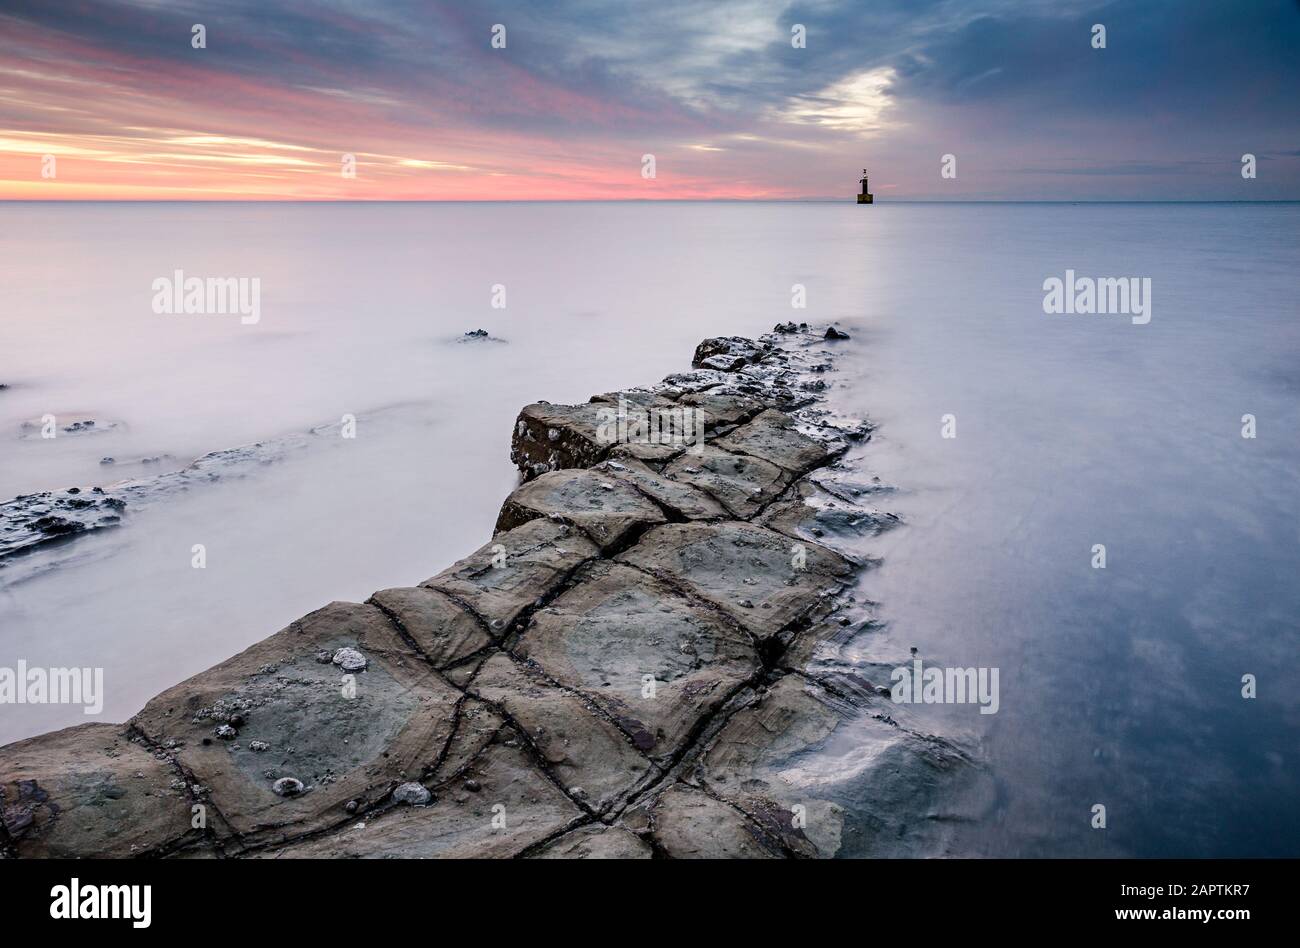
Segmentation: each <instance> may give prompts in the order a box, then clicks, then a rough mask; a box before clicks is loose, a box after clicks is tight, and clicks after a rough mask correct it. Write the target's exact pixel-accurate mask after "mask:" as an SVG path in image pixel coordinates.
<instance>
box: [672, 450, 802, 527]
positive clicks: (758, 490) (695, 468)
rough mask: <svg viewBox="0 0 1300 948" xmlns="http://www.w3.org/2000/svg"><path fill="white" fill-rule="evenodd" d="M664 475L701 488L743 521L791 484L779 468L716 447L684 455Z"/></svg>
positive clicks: (788, 475)
mask: <svg viewBox="0 0 1300 948" xmlns="http://www.w3.org/2000/svg"><path fill="white" fill-rule="evenodd" d="M664 474H665V475H666V476H667V477H669V478H670V479H672V480H674V481H679V482H681V483H683V484H689V485H691V486H692V487H696V488H698V489H699V490H701V491H703V492H704V493H705V494H708V495H709V496H710V497H712V498H713V499H714V500H716V501H718V502H719V503H720V504H722V505H723V507H724V508H725V509H726V511H727V512H728V513H729V514H730V515H731V516H733V517H738V518H740V519H748V518H749V517H753V516H755V515H756V514H758V513H759V512H760V511H762V509H763V508H764V507H765V506H767V505H768V504H769V503H771V502H772V501H773V500H775V499H776V498H777V497H778V496H780V494H781V492H782V491H784V490H785V489H786V487H788V486H789V484H790V474H789V473H787V472H786V471H785V470H784V469H782V468H780V467H778V466H777V465H775V464H772V463H771V462H769V461H764V460H762V459H761V458H756V457H749V456H748V455H744V454H733V453H732V452H730V451H724V450H722V449H721V448H718V447H715V446H714V445H706V446H705V447H704V448H702V449H701V450H700V451H698V452H694V451H692V452H690V453H687V454H684V455H682V456H681V457H680V458H678V459H677V460H675V461H672V462H671V463H669V464H668V465H667V466H666V467H665V468H664Z"/></svg>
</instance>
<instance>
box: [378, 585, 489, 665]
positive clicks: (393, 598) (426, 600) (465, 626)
mask: <svg viewBox="0 0 1300 948" xmlns="http://www.w3.org/2000/svg"><path fill="white" fill-rule="evenodd" d="M369 601H370V602H371V603H373V604H374V605H376V606H378V607H379V608H380V609H383V610H384V612H385V613H387V614H388V615H389V616H391V617H392V618H393V619H394V620H396V621H397V624H398V625H399V626H400V627H401V628H402V630H403V631H405V632H406V634H407V635H409V636H410V637H411V639H412V640H413V641H414V642H415V644H416V647H417V648H419V649H420V651H421V652H422V653H424V655H425V657H426V658H428V660H429V661H430V662H431V663H433V665H434V667H435V668H446V667H447V666H449V665H453V664H455V663H456V662H459V661H461V660H462V659H464V658H466V657H467V656H469V655H473V654H474V653H475V652H477V651H479V650H481V649H482V648H484V647H485V646H487V645H489V644H490V643H491V642H492V637H491V636H490V635H488V632H487V630H486V629H485V628H484V625H483V623H482V622H481V621H480V620H479V619H477V618H476V617H475V616H474V615H473V614H472V613H470V612H468V611H466V610H465V609H463V608H461V607H460V606H459V605H457V604H456V603H455V602H453V601H452V600H451V599H450V598H448V597H447V596H445V595H444V594H442V593H440V592H437V591H436V590H433V589H425V588H424V587H422V586H410V587H405V588H395V589H381V590H380V591H379V592H377V593H375V594H374V595H373V596H371V597H370V600H369Z"/></svg>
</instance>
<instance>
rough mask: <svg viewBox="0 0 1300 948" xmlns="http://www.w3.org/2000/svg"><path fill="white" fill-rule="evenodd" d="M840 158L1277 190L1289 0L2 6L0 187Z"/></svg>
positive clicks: (297, 189) (825, 195)
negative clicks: (349, 162)
mask: <svg viewBox="0 0 1300 948" xmlns="http://www.w3.org/2000/svg"><path fill="white" fill-rule="evenodd" d="M196 24H201V25H202V26H203V28H204V33H205V36H204V40H205V45H203V47H202V48H195V42H196V41H195V38H194V26H195V25H196ZM1095 24H1100V25H1101V26H1103V27H1104V28H1105V48H1094V42H1095V40H1094V36H1095V32H1094V25H1095ZM498 26H500V27H504V31H502V30H499V29H495V28H496V27H498ZM800 27H802V31H800V30H799V28H800ZM494 30H495V35H496V36H497V45H496V46H494V43H493V39H494ZM800 32H801V33H802V37H803V43H802V46H800V44H799V43H798V35H797V34H799V33H800ZM502 38H503V39H504V44H502V42H501V40H502ZM498 47H500V48H498ZM1246 154H1251V155H1254V156H1255V169H1256V171H1255V174H1256V176H1255V177H1254V178H1251V179H1248V178H1244V177H1243V175H1242V156H1243V155H1246ZM945 155H951V156H953V157H952V159H951V160H949V161H948V162H947V165H946V167H947V168H948V170H949V172H950V174H949V176H947V177H945V176H944V175H943V173H942V172H943V170H944V168H945V159H944V156H945ZM345 156H352V158H353V159H354V161H355V165H354V168H355V175H349V174H347V173H345V171H346V170H347V167H346V165H345ZM646 156H653V171H654V174H653V176H648V174H647V172H648V170H649V168H648V164H649V163H648V162H647V160H646ZM863 168H867V169H869V171H870V176H871V177H870V180H871V190H872V191H873V192H874V193H875V194H876V198H877V200H879V201H885V200H891V199H893V200H905V199H911V200H1300V0H1123V2H1113V3H1107V2H1101V3H1099V2H1096V0H1014V2H1013V0H802V2H787V0H716V2H708V0H683V2H679V0H648V2H636V0H606V2H599V3H597V2H591V0H522V2H516V0H500V2H498V0H486V2H480V0H458V2H450V3H444V2H423V3H417V2H407V0H310V2H307V0H303V2H299V0H282V2H281V0H221V2H217V0H209V2H194V0H0V199H36V200H41V199H88V200H113V199H137V200H169V199H174V200H252V199H258V200H261V199H267V200H372V199H373V200H606V199H613V200H628V199H678V200H681V199H748V200H754V199H762V200H781V199H849V200H851V199H852V197H851V196H852V195H853V194H854V193H855V192H856V191H857V190H858V182H857V179H858V177H859V176H860V173H861V170H862V169H863ZM954 171H955V174H952V173H951V172H954Z"/></svg>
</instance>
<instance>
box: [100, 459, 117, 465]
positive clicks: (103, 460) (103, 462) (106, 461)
mask: <svg viewBox="0 0 1300 948" xmlns="http://www.w3.org/2000/svg"><path fill="white" fill-rule="evenodd" d="M99 463H100V464H116V463H117V458H100V459H99Z"/></svg>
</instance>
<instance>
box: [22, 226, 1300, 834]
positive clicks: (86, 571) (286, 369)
mask: <svg viewBox="0 0 1300 948" xmlns="http://www.w3.org/2000/svg"><path fill="white" fill-rule="evenodd" d="M0 214H2V215H3V223H4V227H3V228H0V287H3V297H2V299H3V304H2V307H3V308H2V309H0V384H6V385H7V386H8V387H7V388H6V389H4V390H0V499H5V498H9V497H13V496H15V495H18V494H24V493H30V492H34V491H39V490H47V489H52V488H66V487H71V486H78V487H82V488H87V487H93V486H96V485H107V484H110V483H113V482H115V481H119V480H122V479H126V478H138V477H148V476H154V475H157V474H159V473H162V472H165V471H169V470H176V469H179V468H183V467H184V466H185V465H186V464H188V463H189V462H190V461H191V460H193V459H194V458H196V457H198V456H199V455H202V454H204V453H206V452H209V451H213V450H217V449H223V448H231V447H235V446H238V445H243V444H247V443H250V442H262V443H263V444H270V445H277V444H285V445H286V446H287V447H286V450H285V451H284V452H283V456H279V457H277V459H276V460H275V461H274V463H267V464H261V463H258V464H254V465H252V466H250V467H249V468H248V469H247V470H245V471H241V472H240V473H241V474H242V476H238V477H229V478H223V479H222V480H220V481H218V482H215V483H210V484H194V485H191V486H190V487H189V488H188V489H187V490H185V491H183V492H179V493H176V494H173V495H170V496H168V497H166V498H164V499H161V500H159V501H158V502H157V503H154V504H151V505H147V506H145V507H143V508H142V509H139V510H135V511H132V510H128V512H127V514H126V516H125V518H124V522H123V525H122V526H120V527H118V528H115V529H111V530H106V531H102V532H98V533H96V534H94V535H90V536H87V537H84V538H80V539H77V540H76V541H74V542H71V543H68V544H64V545H61V546H58V547H53V548H48V549H45V550H42V551H39V552H36V553H33V554H30V555H27V556H23V557H19V558H15V559H12V560H10V561H9V563H8V565H6V566H4V567H3V568H0V665H5V666H13V665H14V664H15V663H16V661H17V660H19V659H23V660H25V661H26V662H27V663H28V664H29V665H32V666H89V667H102V668H103V669H104V675H105V688H106V700H105V707H104V713H103V714H102V715H101V716H100V717H99V718H97V719H95V720H124V719H126V718H127V717H129V716H130V715H131V714H132V713H134V712H135V711H137V710H138V709H139V708H140V706H141V705H142V704H143V703H144V701H145V700H146V699H148V698H149V697H151V696H152V695H153V694H155V693H157V692H158V691H160V690H162V689H163V688H165V687H167V686H169V685H171V684H174V683H175V682H177V681H179V680H181V679H183V678H185V677H188V676H189V675H192V674H194V673H196V672H198V671H201V670H203V669H204V668H206V667H208V666H210V665H212V664H214V663H216V662H218V661H220V660H222V659H224V658H226V657H228V656H230V655H232V654H233V653H235V652H237V651H239V650H240V649H242V648H244V647H245V646H247V645H249V644H251V643H252V642H254V641H257V640H259V639H261V638H264V637H265V636H267V635H269V634H271V633H272V632H274V631H276V630H277V629H279V628H281V627H283V626H284V625H285V624H286V623H287V622H289V621H290V620H292V619H294V618H296V617H298V616H300V615H302V614H304V613H306V612H308V611H310V610H311V609H314V608H316V607H318V606H320V605H322V604H324V603H326V602H328V601H330V600H333V599H353V600H360V599H364V598H365V597H366V596H368V595H369V594H370V593H371V592H372V591H374V590H375V589H378V588H382V587H385V586H394V585H406V584H412V583H415V582H418V581H420V580H422V579H425V578H427V577H428V576H430V575H432V574H433V573H435V572H437V571H439V570H440V569H442V568H443V567H445V566H447V565H448V564H450V563H451V562H452V561H453V560H455V559H457V558H459V557H460V556H462V555H464V554H466V553H467V552H469V551H471V550H472V549H474V548H476V547H477V546H478V545H480V544H481V543H483V542H485V541H486V540H487V539H488V537H489V536H490V533H491V527H492V524H493V521H494V520H495V517H496V513H497V510H498V508H499V507H500V503H501V500H502V499H503V498H504V497H505V495H506V494H507V493H508V492H509V490H510V489H511V487H512V486H513V485H514V484H515V483H516V474H515V471H514V469H513V468H512V466H511V465H510V462H509V458H508V447H509V436H510V428H511V424H512V422H513V419H514V416H515V414H516V412H517V411H518V409H519V407H520V406H522V405H523V404H526V403H527V402H530V401H535V400H537V399H547V400H550V401H554V402H566V401H574V400H585V399H586V398H587V397H588V396H590V395H591V394H593V393H597V392H603V391H612V390H615V389H618V388H622V387H627V386H629V385H633V384H637V383H647V382H652V381H655V380H657V379H659V378H660V377H662V376H663V375H666V374H668V373H670V372H674V371H680V370H682V369H684V368H686V367H687V364H688V362H689V358H690V353H691V351H692V349H693V347H694V346H695V344H696V343H697V342H698V341H699V340H700V339H701V338H703V337H705V336H709V335H720V334H731V333H735V334H742V335H750V336H753V335H757V334H759V333H761V332H764V331H766V330H769V329H770V328H771V327H772V325H773V324H774V323H776V322H778V321H784V320H787V319H791V318H794V319H796V320H807V321H809V322H815V323H827V322H831V321H837V322H838V323H839V324H840V325H841V326H842V327H844V328H845V329H847V330H849V331H850V333H851V334H852V336H853V338H852V339H851V340H850V341H848V342H846V343H841V344H840V347H841V350H842V356H841V360H840V363H839V372H838V373H837V374H836V375H835V376H834V380H835V387H834V389H833V391H832V394H831V398H832V399H833V401H834V402H835V404H836V405H837V406H838V407H840V408H842V409H844V410H845V411H847V412H851V413H856V414H859V415H865V416H867V417H870V418H871V419H872V420H873V422H875V423H876V424H877V426H878V427H877V429H876V431H875V434H874V437H873V439H872V441H871V442H870V443H869V444H868V445H867V447H866V449H865V450H864V451H863V452H862V453H861V458H862V460H861V463H863V464H864V465H865V466H866V468H867V473H869V474H872V475H877V476H879V477H880V478H882V480H883V481H885V482H887V483H889V484H893V485H896V486H897V488H898V491H897V492H896V493H894V494H892V495H889V496H888V497H887V499H886V500H884V501H883V502H882V503H881V505H882V506H884V507H886V508H887V509H890V510H892V511H894V512H896V513H898V514H900V515H901V516H902V517H903V518H904V520H905V521H906V523H905V526H903V527H901V528H899V529H896V530H894V531H891V532H889V533H886V534H884V535H882V536H881V537H879V538H877V539H876V540H874V541H872V543H871V547H870V552H871V553H873V554H875V555H878V556H881V557H883V561H882V563H881V565H880V566H879V567H878V568H877V569H874V570H871V571H869V572H868V573H866V574H865V575H864V577H863V579H862V581H861V584H860V589H859V593H860V595H861V596H862V597H863V598H866V599H870V600H871V601H873V602H875V603H877V605H876V606H875V607H874V612H875V616H876V618H877V619H878V623H877V624H873V625H872V626H870V627H869V628H868V629H867V630H865V631H863V632H862V633H861V634H860V635H859V636H858V637H857V638H855V639H854V640H853V641H851V642H850V643H848V644H847V645H846V646H845V647H844V648H843V649H842V650H841V658H842V660H843V661H845V662H848V663H852V662H854V661H862V662H863V663H870V662H886V663H888V662H895V661H899V662H901V661H903V660H905V659H907V658H908V649H909V648H911V647H916V648H917V650H918V655H919V656H920V657H921V658H922V659H923V660H924V661H926V662H933V663H935V664H939V665H948V666H984V667H996V668H998V669H999V670H1000V700H999V710H998V713H997V714H993V715H981V714H979V712H978V707H977V706H976V705H962V706H924V707H919V708H914V709H913V710H912V713H913V714H914V715H915V717H914V720H919V721H922V722H925V723H926V724H927V725H930V726H932V727H933V729H934V730H935V731H936V732H938V733H943V734H945V735H948V736H950V737H951V738H952V739H954V740H956V741H959V742H960V743H961V744H962V745H963V746H966V747H969V748H970V750H971V753H972V755H973V756H974V758H975V759H976V760H978V761H979V767H980V770H981V773H982V774H983V775H984V776H985V778H986V779H983V780H981V781H978V786H977V787H975V788H972V786H971V785H970V784H969V782H964V781H954V787H953V790H952V795H951V799H945V800H941V801H939V802H937V803H935V804H934V805H933V806H932V807H931V812H929V814H928V815H929V816H930V817H931V818H932V819H934V820H935V821H936V822H943V823H944V825H945V827H946V830H947V833H948V834H949V835H948V837H947V838H946V841H945V844H944V847H943V850H942V851H944V852H947V853H950V854H954V855H1044V856H1045V855H1057V856H1062V855H1071V856H1073V855H1081V856H1093V855H1096V856H1101V855H1116V856H1118V855H1139V856H1201V855H1266V854H1267V855H1282V854H1291V855H1293V854H1295V853H1296V852H1297V851H1300V816H1297V813H1296V810H1295V801H1296V800H1297V799H1300V763H1298V761H1297V750H1298V749H1300V742H1298V741H1297V733H1300V700H1298V697H1297V696H1300V635H1298V634H1297V625H1298V624H1300V582H1297V576H1300V490H1298V489H1297V471H1298V470H1300V440H1298V439H1297V437H1296V431H1297V430H1298V425H1300V313H1298V311H1297V305H1296V286H1297V282H1298V281H1297V276H1298V273H1297V270H1298V269H1300V264H1298V263H1297V261H1300V206H1297V205H1271V206H1249V205H1209V204H1207V205H1084V206H1072V205H926V204H910V205H909V204H897V205H890V204H888V203H882V204H878V205H876V206H874V207H869V208H859V207H857V206H855V205H852V204H847V203H846V204H843V205H830V204H667V203H665V204H532V205H512V204H479V205H458V204H440V205H434V204H415V205H387V204H376V205H239V204H234V205H232V204H221V205H193V204H173V205H162V204H127V205H111V204H67V205H38V204H29V205H23V204H12V203H10V204H4V205H0ZM178 269H179V270H183V271H184V273H185V274H186V275H197V276H233V277H250V278H251V277H257V278H258V279H259V280H260V285H261V313H260V317H261V318H260V321H259V322H257V323H256V324H252V325H250V324H244V323H243V322H241V320H240V318H239V316H238V315H205V316H183V315H160V314H157V313H155V312H154V310H153V307H152V306H151V302H152V300H153V295H154V293H153V290H152V288H151V287H152V284H153V281H155V280H156V279H158V278H160V277H168V276H171V275H172V274H173V272H174V271H175V270H178ZM1067 269H1072V270H1074V271H1075V272H1076V273H1077V274H1078V275H1080V276H1092V277H1121V276H1137V277H1149V278H1150V279H1151V281H1152V284H1151V285H1152V298H1151V307H1152V309H1151V320H1150V322H1149V323H1148V324H1146V325H1134V324H1133V323H1132V321H1131V320H1130V319H1129V317H1127V316H1099V315H1046V314H1045V313H1044V312H1043V305H1042V303H1043V296H1044V293H1043V281H1044V280H1045V279H1047V278H1049V277H1053V276H1055V277H1063V276H1064V275H1065V271H1066V270H1067ZM497 284H500V285H503V286H504V287H505V294H506V296H505V301H506V306H505V308H501V309H498V308H494V307H493V306H492V300H493V287H494V285H497ZM794 284H802V285H803V286H804V287H806V293H807V308H806V309H802V310H794V309H792V308H791V287H792V285H794ZM479 327H482V328H484V329H487V330H488V331H489V332H490V334H491V336H492V337H493V338H490V339H486V340H484V339H476V340H472V341H465V339H464V337H463V333H464V332H465V331H466V330H470V329H476V328H479ZM1248 413H1249V414H1252V415H1254V416H1255V418H1256V420H1257V421H1256V424H1257V437H1255V438H1253V439H1246V438H1243V437H1242V416H1243V415H1245V414H1248ZM46 414H54V415H55V416H56V417H60V418H75V417H93V418H95V419H96V420H102V421H104V422H105V423H112V424H114V427H112V428H111V429H109V430H106V431H102V432H96V431H92V432H83V433H73V434H67V435H63V434H60V436H59V437H56V438H54V439H43V438H40V437H38V436H33V434H32V429H31V428H24V427H23V424H24V422H27V421H31V420H34V419H36V420H38V419H40V418H41V416H43V415H46ZM345 415H352V416H355V417H356V419H357V424H356V437H355V438H350V439H345V438H342V437H340V436H339V429H338V427H337V426H338V424H339V423H340V421H341V419H342V418H343V417H344V416H345ZM944 415H952V416H954V418H955V426H956V435H957V436H956V437H955V438H944V437H942V436H941V419H942V417H943V416H944ZM313 429H315V430H316V433H315V434H310V432H312V431H313ZM105 457H112V458H114V459H115V463H113V464H101V459H102V458H105ZM195 544H202V545H203V547H204V548H205V550H206V568H204V569H194V568H193V567H192V562H191V561H192V552H191V551H192V549H193V547H194V545H195ZM1096 544H1104V545H1105V548H1106V568H1105V569H1095V568H1093V565H1092V564H1093V562H1094V553H1093V547H1094V546H1095V545H1096ZM1247 674H1251V675H1254V676H1255V677H1256V679H1257V681H1258V697H1257V698H1255V699H1253V700H1247V699H1244V698H1243V697H1242V695H1241V689H1242V676H1243V675H1247ZM86 720H92V719H91V718H88V717H86V716H85V715H83V714H82V712H81V710H80V709H79V708H76V707H68V706H49V705H44V706H37V705H4V706H0V743H3V742H6V741H10V740H15V739H18V738H21V737H25V736H28V735H31V734H35V733H39V732H41V731H45V730H49V729H53V728H58V727H64V726H68V725H71V724H77V723H81V722H83V721H86ZM847 733H848V735H849V737H848V738H847V740H848V741H849V742H850V743H851V734H852V732H851V730H849V731H848V732H847ZM842 743H843V741H841V744H842ZM840 750H842V746H841V747H840V748H837V749H836V751H829V750H828V752H827V756H826V759H825V760H824V761H823V762H822V766H823V769H824V771H825V773H826V774H827V775H828V777H829V779H832V780H833V779H834V777H835V774H836V767H837V761H836V759H835V757H834V753H836V752H839V751H840ZM811 766H814V767H816V766H818V764H817V762H816V761H814V762H812V764H811ZM853 779H854V778H853V776H852V775H851V774H846V775H845V777H844V780H843V781H842V783H843V785H842V786H840V787H838V788H837V790H836V793H835V799H836V800H837V801H838V802H839V803H840V804H841V805H842V806H846V807H847V808H848V809H849V811H850V813H849V820H850V822H851V819H852V812H851V811H852V806H853V800H854V794H855V792H857V791H856V790H855V785H854V783H853ZM1098 803H1101V804H1104V805H1105V806H1106V811H1107V827H1106V829H1104V830H1097V829H1093V828H1092V827H1091V819H1092V808H1093V806H1094V805H1095V804H1098ZM927 806H929V804H927ZM874 851H877V852H894V851H897V852H904V851H907V844H906V842H905V841H900V843H899V846H898V847H897V848H896V849H892V850H891V848H890V847H889V846H888V845H880V846H878V847H876V848H875V850H874ZM844 854H845V855H852V854H854V852H853V851H852V850H851V848H846V850H845V852H844Z"/></svg>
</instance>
